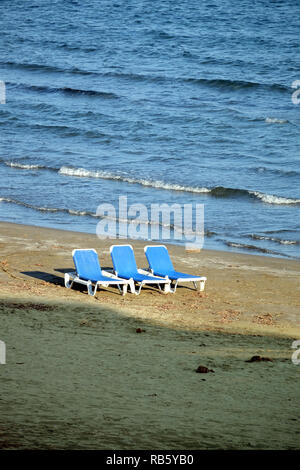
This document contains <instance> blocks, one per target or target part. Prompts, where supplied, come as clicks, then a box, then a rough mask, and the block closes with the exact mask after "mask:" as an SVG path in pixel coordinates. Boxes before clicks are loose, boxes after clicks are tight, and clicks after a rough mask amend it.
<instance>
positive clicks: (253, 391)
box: [0, 222, 300, 450]
mask: <svg viewBox="0 0 300 470" xmlns="http://www.w3.org/2000/svg"><path fill="white" fill-rule="evenodd" d="M0 229H1V230H0V247H1V259H0V268H1V269H0V284H1V296H0V314H1V317H0V318H1V321H0V340H1V341H4V342H5V344H6V364H1V365H0V377H1V385H2V393H1V398H0V416H1V417H0V448H3V449H115V450H117V449H124V450H127V449H130V450H134V449H164V450H169V449H190V450H196V449H297V448H299V445H300V407H299V399H298V398H297V397H299V371H300V365H296V364H294V363H293V362H292V360H291V356H292V353H293V352H294V350H293V349H292V342H293V341H294V340H298V339H300V328H299V321H298V315H299V306H300V298H299V297H300V296H299V278H300V276H299V274H300V262H299V261H295V260H287V259H281V258H269V257H261V256H252V255H242V254H236V253H230V252H217V251H208V250H203V251H201V252H199V253H197V252H186V251H185V250H184V248H181V247H177V246H169V252H170V254H171V257H172V260H173V264H174V266H175V267H176V269H178V270H180V271H183V272H187V273H194V274H199V275H202V276H206V277H207V283H206V288H205V291H204V292H199V291H195V290H192V289H191V288H188V287H179V288H178V289H177V291H176V293H175V294H162V293H160V292H159V291H157V290H155V289H150V288H144V289H142V291H141V294H140V295H139V296H135V295H132V294H130V293H128V294H127V295H126V296H125V297H123V296H121V295H120V294H119V292H118V291H117V289H114V288H109V289H107V290H104V289H100V290H99V291H98V293H97V295H96V297H95V298H93V297H90V296H88V295H87V291H86V289H85V287H83V286H78V287H75V288H73V289H72V290H70V289H66V288H65V287H64V283H63V278H64V272H68V271H72V270H73V260H72V256H71V252H72V249H73V248H95V249H96V250H97V252H98V254H99V259H100V262H101V265H102V267H110V266H112V263H111V259H110V255H109V246H110V245H111V244H114V243H120V244H122V243H126V242H124V241H120V240H117V241H116V240H99V239H98V238H97V237H96V235H91V234H84V233H76V232H71V231H60V230H54V229H46V228H39V227H33V226H26V225H15V224H10V223H3V222H2V223H0ZM132 244H133V246H134V250H135V255H136V259H137V263H138V266H139V267H147V262H146V258H145V256H144V253H143V247H144V245H145V243H143V242H140V241H139V242H137V241H134V242H132ZM137 331H140V332H139V333H138V332H137ZM255 355H259V356H261V357H265V358H268V359H270V360H266V361H257V362H247V361H248V360H249V359H250V358H251V357H253V356H255ZM200 365H201V366H204V367H207V368H208V369H210V370H211V372H208V373H196V369H197V368H198V366H200Z"/></svg>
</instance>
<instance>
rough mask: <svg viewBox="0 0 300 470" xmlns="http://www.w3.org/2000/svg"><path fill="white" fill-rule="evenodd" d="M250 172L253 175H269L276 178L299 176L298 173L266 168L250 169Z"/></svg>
mask: <svg viewBox="0 0 300 470" xmlns="http://www.w3.org/2000/svg"><path fill="white" fill-rule="evenodd" d="M251 170H252V171H253V172H255V173H271V174H274V175H278V176H299V174H300V173H299V171H296V170H284V169H279V168H268V167H265V166H259V167H252V168H251Z"/></svg>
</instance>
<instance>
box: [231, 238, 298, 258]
mask: <svg viewBox="0 0 300 470" xmlns="http://www.w3.org/2000/svg"><path fill="white" fill-rule="evenodd" d="M225 244H226V245H227V246H230V247H232V248H241V249H243V250H248V251H257V252H258V253H265V254H269V255H278V256H286V257H288V258H289V256H288V255H285V254H283V253H279V252H277V251H273V250H268V249H267V248H261V247H260V246H256V245H248V244H246V243H237V242H230V241H225Z"/></svg>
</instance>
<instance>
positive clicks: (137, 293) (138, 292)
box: [135, 281, 144, 295]
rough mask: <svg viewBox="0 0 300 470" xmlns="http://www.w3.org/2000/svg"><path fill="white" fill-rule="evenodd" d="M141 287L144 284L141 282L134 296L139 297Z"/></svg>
mask: <svg viewBox="0 0 300 470" xmlns="http://www.w3.org/2000/svg"><path fill="white" fill-rule="evenodd" d="M143 285H144V282H143V281H142V282H141V283H140V285H139V289H138V291H137V292H135V293H136V295H139V294H140V292H141V288H142V287H143Z"/></svg>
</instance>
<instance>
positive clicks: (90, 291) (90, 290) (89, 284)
mask: <svg viewBox="0 0 300 470" xmlns="http://www.w3.org/2000/svg"><path fill="white" fill-rule="evenodd" d="M97 287H98V283H97V282H96V285H95V289H94V290H93V285H92V283H91V281H88V283H87V289H88V294H89V295H92V296H93V297H95V294H96V291H97Z"/></svg>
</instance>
